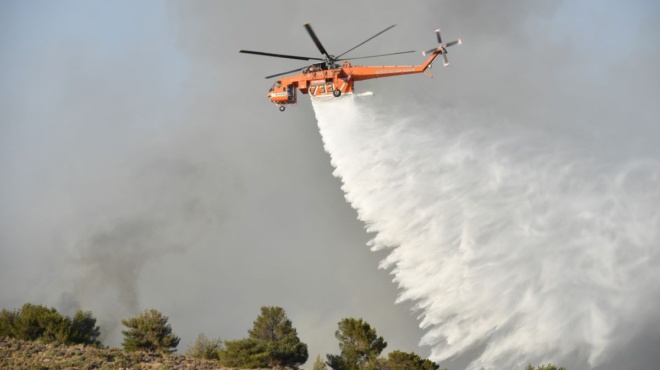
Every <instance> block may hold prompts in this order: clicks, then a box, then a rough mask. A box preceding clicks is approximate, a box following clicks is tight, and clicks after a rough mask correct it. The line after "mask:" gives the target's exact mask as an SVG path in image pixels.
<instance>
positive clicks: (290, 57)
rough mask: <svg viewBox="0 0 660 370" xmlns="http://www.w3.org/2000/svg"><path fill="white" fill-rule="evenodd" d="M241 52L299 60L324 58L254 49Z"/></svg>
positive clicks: (241, 51)
mask: <svg viewBox="0 0 660 370" xmlns="http://www.w3.org/2000/svg"><path fill="white" fill-rule="evenodd" d="M238 52H239V53H245V54H255V55H264V56H267V57H276V58H288V59H298V60H323V59H321V58H312V57H301V56H297V55H286V54H273V53H264V52H262V51H252V50H239V51H238Z"/></svg>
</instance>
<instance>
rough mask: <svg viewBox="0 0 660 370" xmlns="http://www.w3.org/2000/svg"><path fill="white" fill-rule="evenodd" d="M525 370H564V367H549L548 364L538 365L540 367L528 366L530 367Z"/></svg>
mask: <svg viewBox="0 0 660 370" xmlns="http://www.w3.org/2000/svg"><path fill="white" fill-rule="evenodd" d="M525 370H566V368H565V367H557V366H555V365H550V364H547V365H540V366H537V367H534V366H532V365H531V364H530V365H527V367H526V368H525Z"/></svg>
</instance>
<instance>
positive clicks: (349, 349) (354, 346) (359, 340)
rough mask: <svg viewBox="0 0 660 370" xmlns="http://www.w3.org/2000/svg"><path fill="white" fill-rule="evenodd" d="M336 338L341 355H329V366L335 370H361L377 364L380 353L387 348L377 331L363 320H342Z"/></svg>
mask: <svg viewBox="0 0 660 370" xmlns="http://www.w3.org/2000/svg"><path fill="white" fill-rule="evenodd" d="M338 326H339V329H338V330H337V331H336V332H335V338H337V340H339V349H340V351H341V353H340V354H339V355H330V354H329V355H327V357H328V365H330V367H331V368H333V369H334V370H359V369H361V368H363V367H365V366H366V365H367V364H370V363H375V361H376V360H377V359H378V356H379V355H380V353H381V352H382V351H383V349H385V347H387V342H385V340H384V339H383V337H379V336H378V335H377V334H376V329H373V328H371V326H370V325H369V324H368V323H367V322H366V321H363V320H362V319H359V320H356V319H353V318H347V319H342V320H341V321H340V322H339V324H338Z"/></svg>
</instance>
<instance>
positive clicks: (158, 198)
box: [59, 151, 227, 343]
mask: <svg viewBox="0 0 660 370" xmlns="http://www.w3.org/2000/svg"><path fill="white" fill-rule="evenodd" d="M155 155H157V157H158V158H159V159H153V160H152V161H150V160H149V157H150V156H149V155H148V154H147V155H145V156H144V158H142V159H141V160H140V161H139V163H138V164H136V165H135V166H134V168H129V169H128V170H127V171H126V172H127V173H125V174H123V175H122V176H123V179H122V180H121V181H117V180H116V181H117V182H118V183H115V184H114V185H115V186H114V188H113V190H114V191H111V192H108V193H106V195H107V196H109V197H110V198H111V199H113V201H112V202H110V204H105V205H99V204H96V206H97V207H98V209H96V210H95V212H97V213H98V216H97V217H94V218H92V219H90V220H89V221H87V222H83V221H80V220H78V222H77V224H78V225H81V224H82V225H84V227H83V228H82V229H83V230H84V231H83V232H80V230H79V229H78V233H76V235H75V239H73V238H72V240H73V244H72V245H71V248H70V256H71V257H70V258H71V259H70V263H71V265H72V267H73V274H72V283H71V285H72V286H73V289H72V291H71V292H67V293H65V294H64V295H63V297H62V299H61V300H62V302H61V304H60V305H59V306H61V307H69V311H71V309H78V308H80V307H85V308H86V309H89V308H93V311H94V313H95V314H97V315H98V316H99V317H100V319H101V326H102V333H103V336H104V337H103V338H101V339H102V341H103V342H111V343H116V339H117V336H118V334H119V333H118V327H119V325H120V322H121V319H124V318H127V317H130V316H132V315H135V314H137V313H138V312H139V311H140V310H141V309H144V307H143V306H144V304H141V302H140V298H139V297H140V296H144V294H140V286H141V282H143V281H144V278H142V277H141V274H142V273H143V270H144V269H145V268H146V267H147V266H148V265H149V264H150V263H152V264H153V263H160V264H161V265H162V263H161V262H162V260H163V259H164V258H166V257H167V256H168V255H179V256H180V255H183V254H185V253H186V252H187V251H190V250H191V248H192V247H195V246H198V245H200V244H203V243H202V242H201V241H200V239H201V238H202V237H203V235H205V234H207V233H208V229H209V228H211V227H213V225H216V226H217V225H218V223H219V222H221V221H222V218H223V217H222V212H223V208H226V207H225V204H224V201H225V200H224V194H223V193H224V192H223V188H227V184H225V183H218V179H217V175H218V174H217V173H215V172H217V168H218V164H215V165H214V167H216V169H214V171H208V169H209V168H211V165H210V164H205V163H204V161H203V160H201V159H199V158H196V159H193V158H185V157H180V156H179V154H176V157H174V158H171V159H168V156H167V155H166V154H164V153H162V152H158V151H156V153H155ZM143 161H144V162H143ZM207 165H208V166H207ZM219 167H220V168H222V165H220V166H219ZM120 172H121V171H120ZM122 182H125V183H122ZM214 187H217V188H214ZM106 190H108V189H106ZM112 193H114V194H112ZM167 274H168V275H172V276H174V277H175V278H176V277H177V276H178V271H168V272H167ZM159 285H161V287H160V288H159V289H162V290H163V291H167V289H168V288H167V286H166V284H164V283H161V284H159Z"/></svg>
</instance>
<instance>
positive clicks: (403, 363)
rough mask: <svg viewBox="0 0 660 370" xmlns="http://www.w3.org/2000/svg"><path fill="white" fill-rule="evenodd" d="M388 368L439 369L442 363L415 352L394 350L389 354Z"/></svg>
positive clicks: (389, 369)
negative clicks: (422, 356)
mask: <svg viewBox="0 0 660 370" xmlns="http://www.w3.org/2000/svg"><path fill="white" fill-rule="evenodd" d="M386 367H387V369H388V370H438V369H439V368H440V365H438V364H436V363H435V362H433V361H431V360H428V359H423V358H421V357H419V355H417V354H416V353H414V352H402V351H398V350H397V351H392V352H390V353H389V354H388V355H387V362H386Z"/></svg>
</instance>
